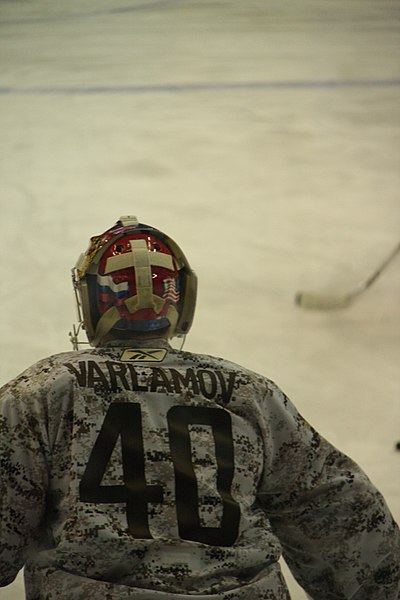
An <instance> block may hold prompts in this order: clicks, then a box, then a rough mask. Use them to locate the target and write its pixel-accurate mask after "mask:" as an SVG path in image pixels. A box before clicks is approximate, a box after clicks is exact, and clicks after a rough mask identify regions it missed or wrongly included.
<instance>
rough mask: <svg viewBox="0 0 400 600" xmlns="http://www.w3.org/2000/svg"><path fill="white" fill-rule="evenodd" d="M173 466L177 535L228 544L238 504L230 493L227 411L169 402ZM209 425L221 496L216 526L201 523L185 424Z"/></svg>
mask: <svg viewBox="0 0 400 600" xmlns="http://www.w3.org/2000/svg"><path fill="white" fill-rule="evenodd" d="M167 419H168V428H169V437H170V448H171V454H172V460H173V463H174V469H175V492H176V512H177V518H178V528H179V535H180V536H181V537H182V538H183V539H185V540H192V541H196V542H202V543H204V544H208V545H211V546H232V545H233V543H234V542H235V540H236V538H237V536H238V532H239V522H240V507H239V504H238V503H237V502H236V501H235V500H234V498H233V497H232V494H231V487H232V480H233V475H234V453H233V439H232V423H231V417H230V414H229V413H228V412H226V411H225V410H222V409H218V408H211V407H204V406H173V407H172V408H171V409H170V410H169V411H168V414H167ZM195 424H202V425H209V426H210V427H211V428H212V432H213V436H214V444H215V456H216V460H217V490H218V493H219V495H220V497H221V500H222V506H223V513H222V518H221V526H220V527H202V526H201V524H200V516H199V498H198V486H197V481H196V474H195V471H194V467H193V462H192V450H191V442H190V432H189V425H195Z"/></svg>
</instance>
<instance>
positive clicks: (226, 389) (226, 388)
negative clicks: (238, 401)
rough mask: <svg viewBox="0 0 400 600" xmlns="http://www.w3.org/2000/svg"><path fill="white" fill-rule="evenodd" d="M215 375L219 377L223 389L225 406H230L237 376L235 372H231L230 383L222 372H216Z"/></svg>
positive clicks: (229, 375)
mask: <svg viewBox="0 0 400 600" xmlns="http://www.w3.org/2000/svg"><path fill="white" fill-rule="evenodd" d="M215 374H216V376H217V377H218V379H219V382H220V384H221V389H222V393H221V398H222V400H223V402H224V403H225V404H228V402H229V400H230V399H231V397H232V392H233V386H234V385H235V379H236V374H235V372H234V371H233V372H230V373H229V374H228V381H226V380H225V377H224V373H221V371H215Z"/></svg>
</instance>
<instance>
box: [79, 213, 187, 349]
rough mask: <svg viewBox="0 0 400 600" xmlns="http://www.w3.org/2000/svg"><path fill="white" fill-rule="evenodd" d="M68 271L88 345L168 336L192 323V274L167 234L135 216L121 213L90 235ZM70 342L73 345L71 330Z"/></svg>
mask: <svg viewBox="0 0 400 600" xmlns="http://www.w3.org/2000/svg"><path fill="white" fill-rule="evenodd" d="M72 273H73V283H74V288H75V293H76V299H77V304H78V314H79V321H80V325H81V326H82V327H83V328H84V329H85V331H86V334H87V337H88V340H89V343H90V344H91V345H92V346H99V345H101V344H102V343H103V342H104V341H106V340H109V339H118V337H119V338H122V339H126V338H127V337H128V338H129V337H135V333H140V334H142V333H144V334H146V333H147V334H148V333H152V332H158V331H159V332H160V335H161V334H162V335H165V332H167V337H168V338H170V337H173V336H176V335H184V334H186V333H187V332H188V331H189V329H190V327H191V324H192V320H193V314H194V309H195V304H196V290H197V278H196V275H195V274H194V273H193V271H192V270H191V268H190V266H189V263H188V262H187V260H186V258H185V256H184V254H183V252H182V251H181V249H180V248H179V246H178V245H177V244H176V243H175V242H174V241H173V240H171V238H169V237H168V236H167V235H165V234H164V233H162V232H161V231H159V230H158V229H155V228H154V227H150V226H149V225H143V224H141V223H138V221H137V219H136V217H130V216H127V217H121V218H120V220H119V221H118V222H117V223H116V224H115V225H114V227H112V228H111V229H108V230H107V231H106V232H104V233H103V234H102V235H99V236H95V237H92V238H91V240H90V245H89V248H88V250H87V251H86V253H84V254H82V255H81V257H80V258H79V260H78V262H77V264H76V266H75V267H74V269H73V270H72ZM72 342H73V344H74V347H75V348H76V347H77V345H78V342H77V331H76V330H75V331H74V336H72Z"/></svg>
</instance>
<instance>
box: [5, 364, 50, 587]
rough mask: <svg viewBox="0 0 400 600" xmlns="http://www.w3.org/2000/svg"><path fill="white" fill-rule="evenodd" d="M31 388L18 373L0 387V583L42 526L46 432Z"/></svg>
mask: <svg viewBox="0 0 400 600" xmlns="http://www.w3.org/2000/svg"><path fill="white" fill-rule="evenodd" d="M32 375H33V373H32ZM34 388H35V386H34V385H33V381H32V380H31V379H30V377H27V378H25V376H23V377H21V378H18V379H17V380H14V382H11V383H10V384H8V385H6V386H4V387H3V388H2V389H1V390H0V586H5V585H8V584H10V583H11V582H12V581H13V580H14V579H15V577H16V575H17V573H18V571H19V570H20V569H21V568H22V567H23V565H24V563H25V561H26V559H27V558H28V556H29V554H30V553H31V552H33V548H34V545H35V541H36V539H38V538H39V532H40V531H41V529H42V527H43V517H44V513H45V506H46V490H47V483H48V475H47V464H46V448H45V446H46V444H47V440H46V437H47V435H46V426H45V419H44V415H43V414H42V413H43V407H41V406H40V404H39V403H38V398H37V396H36V395H35V390H34ZM40 537H43V535H41V536H40Z"/></svg>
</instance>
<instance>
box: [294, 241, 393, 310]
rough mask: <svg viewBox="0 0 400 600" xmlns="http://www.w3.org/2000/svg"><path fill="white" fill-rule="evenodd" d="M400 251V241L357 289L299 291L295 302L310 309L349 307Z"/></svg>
mask: <svg viewBox="0 0 400 600" xmlns="http://www.w3.org/2000/svg"><path fill="white" fill-rule="evenodd" d="M399 252H400V243H399V244H398V245H397V246H396V247H395V248H394V250H392V252H391V253H390V254H389V255H388V256H387V257H386V259H385V260H384V261H383V262H382V264H381V265H380V266H379V267H378V268H377V269H376V270H375V271H374V272H373V273H372V274H371V275H370V276H369V277H368V279H366V280H365V281H364V282H362V283H361V284H360V285H359V286H358V287H357V288H356V289H354V290H353V291H351V292H348V293H347V294H322V293H317V292H315V293H314V292H298V293H297V294H296V297H295V303H296V304H297V305H298V306H301V307H302V308H307V309H310V310H339V309H342V308H346V307H348V306H349V305H350V304H351V303H352V302H353V300H354V299H355V298H357V296H359V295H360V294H362V293H363V292H364V291H365V290H367V289H368V288H369V287H370V286H371V285H372V284H373V283H374V281H375V280H376V279H377V278H378V277H379V275H380V274H381V273H382V272H383V271H384V270H385V269H386V267H387V266H388V264H389V263H390V262H391V261H392V260H393V259H394V258H395V256H396V255H397V254H398V253H399Z"/></svg>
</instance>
